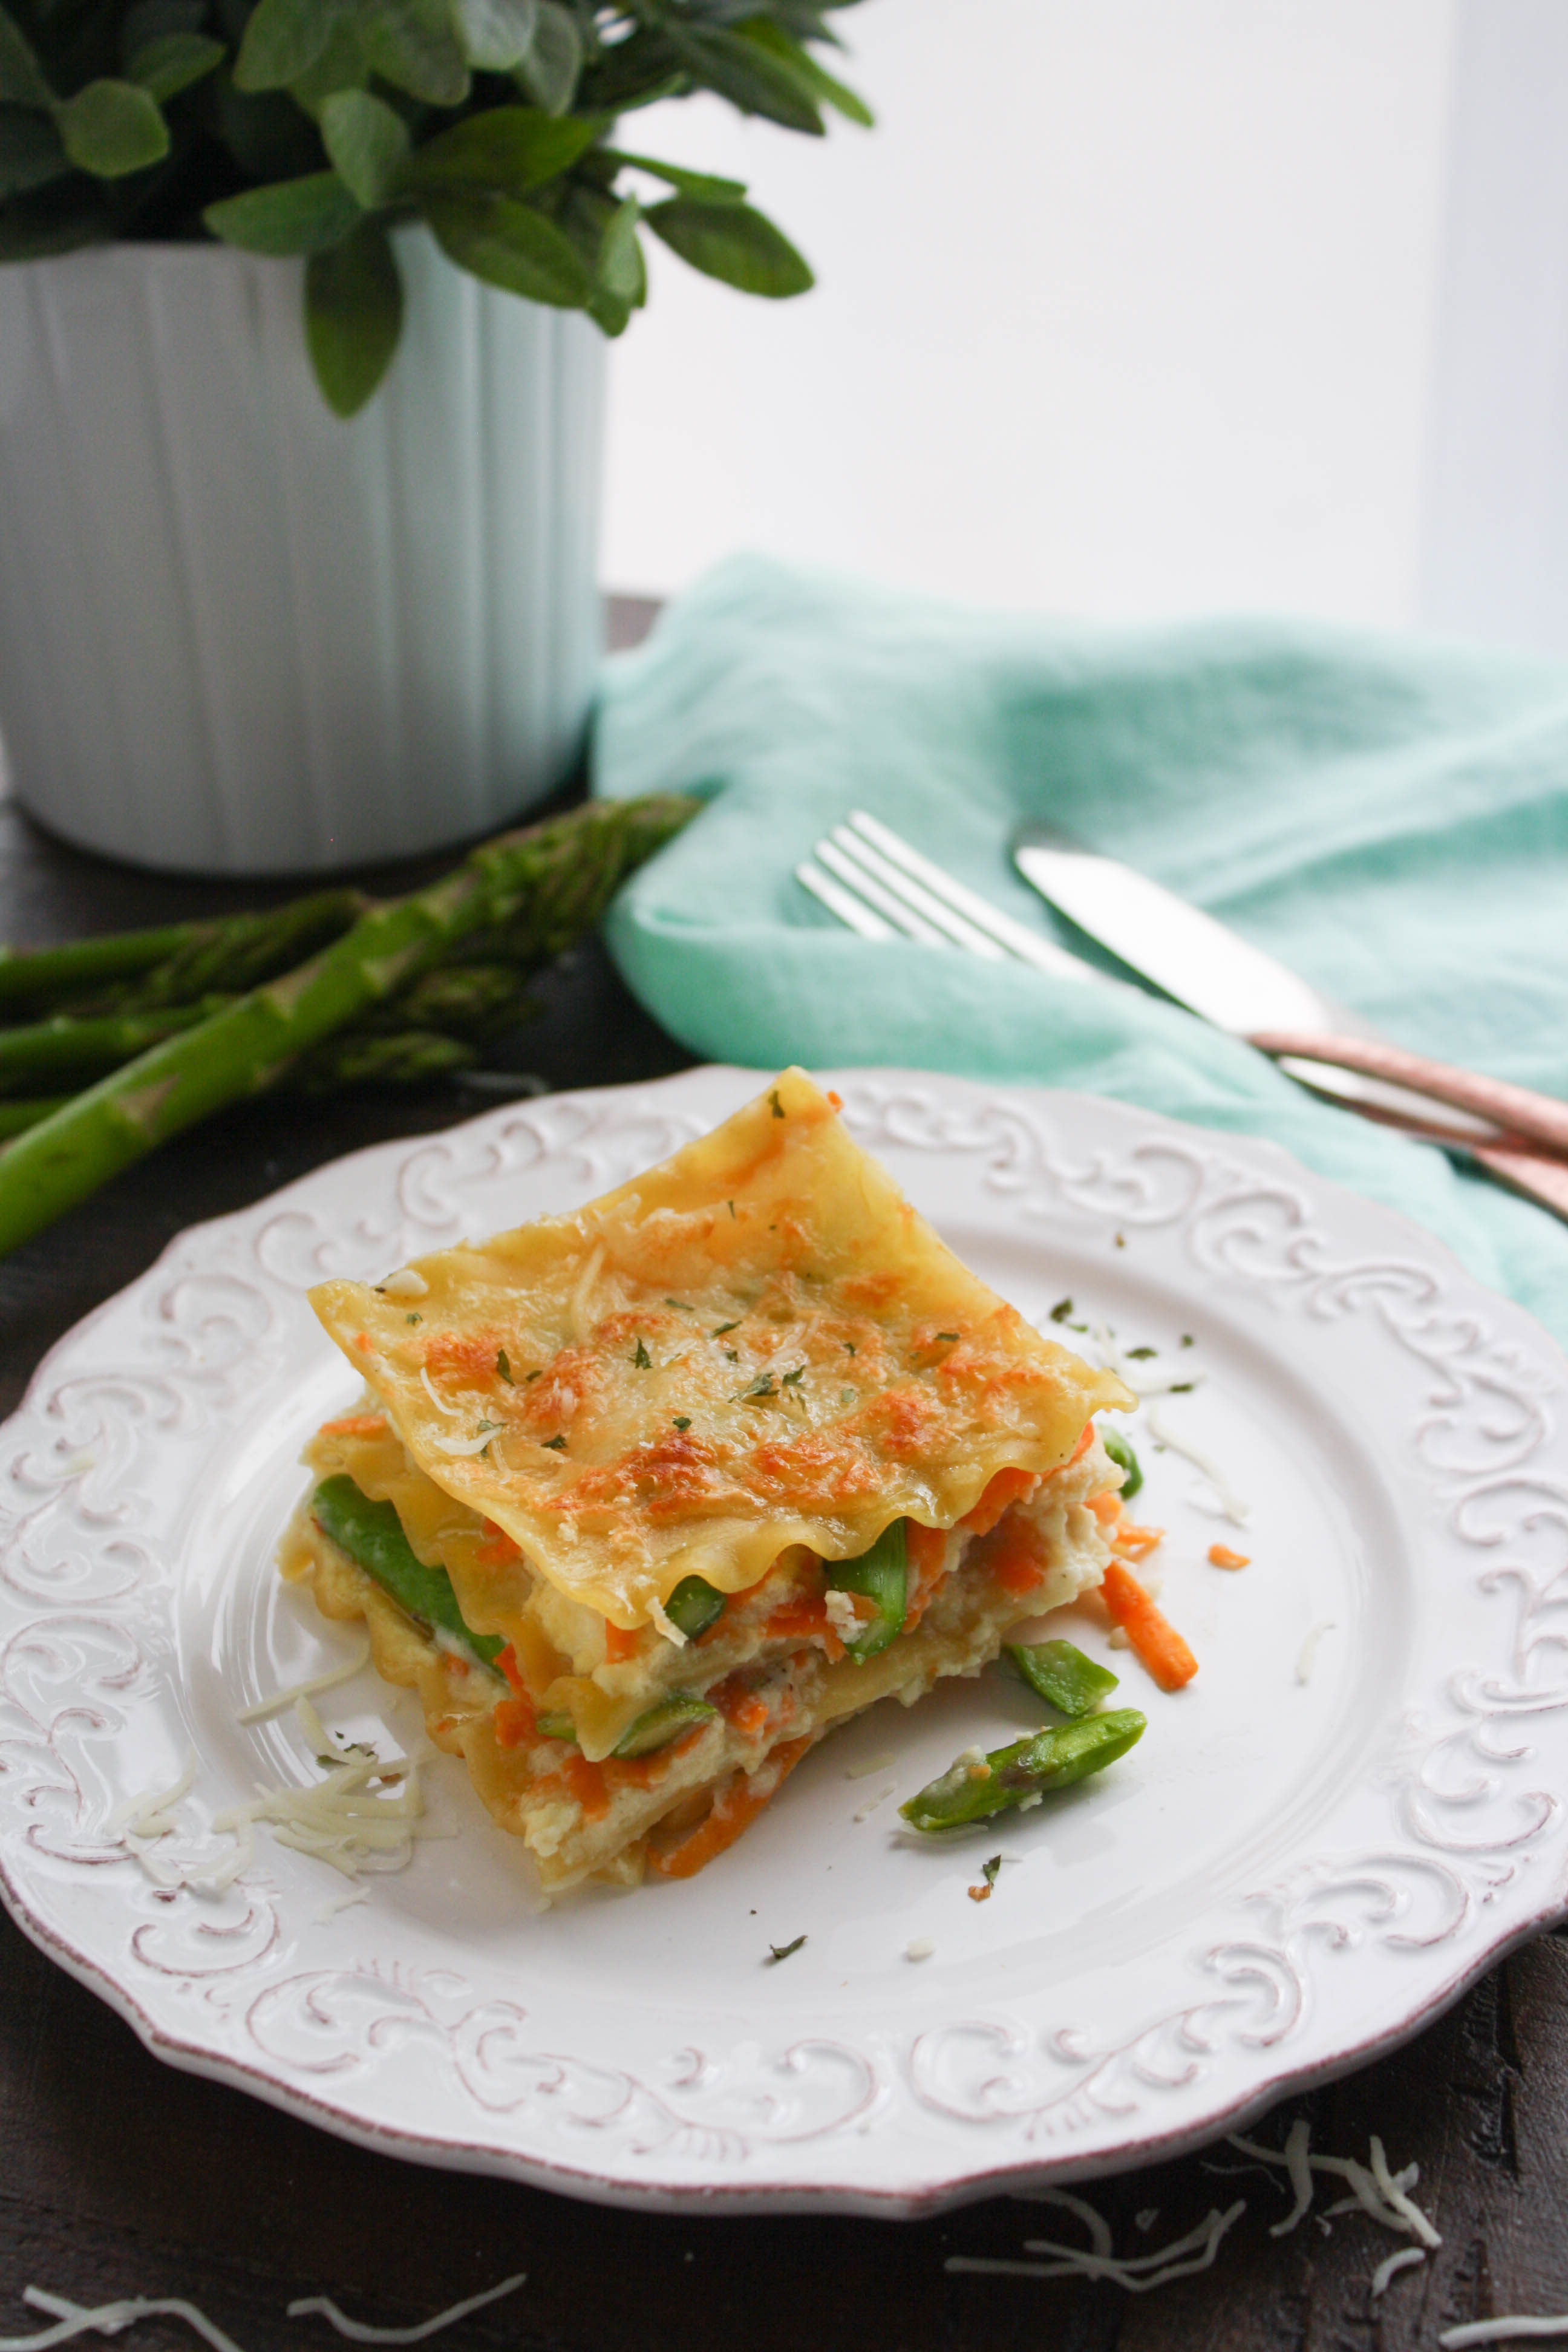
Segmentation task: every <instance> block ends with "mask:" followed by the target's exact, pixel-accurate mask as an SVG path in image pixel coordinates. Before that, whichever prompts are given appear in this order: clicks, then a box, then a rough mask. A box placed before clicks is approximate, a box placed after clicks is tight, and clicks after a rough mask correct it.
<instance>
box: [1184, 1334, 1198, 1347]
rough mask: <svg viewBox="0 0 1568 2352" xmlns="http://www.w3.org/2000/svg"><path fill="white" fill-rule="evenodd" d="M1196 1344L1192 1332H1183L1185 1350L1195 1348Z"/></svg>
mask: <svg viewBox="0 0 1568 2352" xmlns="http://www.w3.org/2000/svg"><path fill="white" fill-rule="evenodd" d="M1195 1344H1196V1342H1195V1341H1194V1338H1193V1335H1192V1333H1191V1332H1190V1331H1184V1332H1183V1334H1182V1345H1183V1347H1184V1348H1191V1347H1194V1346H1195Z"/></svg>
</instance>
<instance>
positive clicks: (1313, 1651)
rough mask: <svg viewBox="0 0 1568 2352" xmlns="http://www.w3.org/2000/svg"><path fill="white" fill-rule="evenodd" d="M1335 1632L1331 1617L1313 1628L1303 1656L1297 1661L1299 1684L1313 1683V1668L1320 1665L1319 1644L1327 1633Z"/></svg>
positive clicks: (1303, 1646)
mask: <svg viewBox="0 0 1568 2352" xmlns="http://www.w3.org/2000/svg"><path fill="white" fill-rule="evenodd" d="M1333 1631H1334V1620H1333V1619H1332V1618H1331V1617H1324V1618H1322V1619H1321V1620H1320V1622H1318V1623H1317V1624H1316V1625H1314V1626H1313V1628H1312V1630H1311V1632H1310V1633H1309V1634H1308V1636H1307V1638H1306V1640H1305V1641H1304V1642H1303V1643H1302V1644H1301V1654H1300V1657H1299V1658H1298V1659H1297V1661H1296V1680H1297V1681H1298V1682H1299V1683H1302V1684H1306V1683H1310V1681H1311V1679H1312V1668H1313V1667H1314V1666H1315V1665H1316V1664H1317V1663H1318V1644H1319V1643H1320V1642H1321V1640H1322V1638H1323V1636H1324V1634H1325V1633H1332V1632H1333Z"/></svg>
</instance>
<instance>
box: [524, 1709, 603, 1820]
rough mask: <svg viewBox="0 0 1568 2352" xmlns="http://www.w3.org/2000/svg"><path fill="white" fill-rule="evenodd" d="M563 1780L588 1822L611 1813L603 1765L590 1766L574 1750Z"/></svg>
mask: <svg viewBox="0 0 1568 2352" xmlns="http://www.w3.org/2000/svg"><path fill="white" fill-rule="evenodd" d="M502 1704H503V1705H504V1704H505V1702H504V1701H503V1702H502ZM561 1778H562V1779H563V1780H564V1781H565V1783H566V1786H567V1787H568V1788H569V1789H570V1790H571V1791H572V1794H573V1795H574V1797H575V1798H576V1800H577V1802H578V1803H579V1804H580V1805H581V1806H582V1808H583V1811H584V1816H585V1818H586V1819H587V1820H589V1821H591V1822H596V1821H599V1820H600V1819H602V1817H603V1816H604V1815H605V1813H607V1812H608V1811H609V1810H610V1792H609V1790H607V1789H606V1788H605V1771H604V1767H603V1765H600V1764H590V1763H589V1761H588V1759H587V1758H586V1757H585V1756H584V1755H583V1754H581V1753H580V1751H579V1750H578V1749H577V1748H573V1749H572V1751H571V1753H570V1754H569V1755H568V1756H567V1758H566V1760H565V1762H564V1763H563V1765H562V1767H561Z"/></svg>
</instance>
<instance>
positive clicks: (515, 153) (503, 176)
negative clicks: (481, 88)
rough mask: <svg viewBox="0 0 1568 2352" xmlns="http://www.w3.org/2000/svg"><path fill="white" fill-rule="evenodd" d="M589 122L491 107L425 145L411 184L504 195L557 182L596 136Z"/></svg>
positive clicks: (596, 127)
mask: <svg viewBox="0 0 1568 2352" xmlns="http://www.w3.org/2000/svg"><path fill="white" fill-rule="evenodd" d="M599 128H600V126H599V124H598V122H597V121H595V120H594V119H593V118H592V117H591V116H590V117H587V118H584V117H578V118H577V119H576V120H574V121H570V122H563V121H558V120H557V119H556V118H555V117H554V116H552V115H549V114H543V113H542V112H541V111H540V110H539V109H538V108H537V107H533V106H492V107H489V108H488V109H487V110H486V111H485V112H484V113H483V114H470V115H468V116H466V117H465V119H464V120H463V121H461V122H455V123H454V124H453V126H452V128H451V130H450V131H439V132H437V136H436V137H435V138H434V139H427V140H426V142H425V144H424V146H423V147H421V148H420V149H419V150H418V152H417V153H416V155H415V158H414V163H413V166H412V169H411V174H410V176H411V178H412V179H413V181H414V182H415V183H416V184H417V185H418V186H420V187H426V188H445V187H467V188H497V189H499V190H500V192H501V193H502V194H506V195H513V196H515V195H521V194H522V193H523V192H524V190H525V189H528V188H537V187H541V186H542V185H543V184H544V182H545V181H546V180H553V179H555V178H556V177H557V176H558V174H559V173H562V172H564V171H566V170H567V169H568V168H569V167H570V166H571V165H572V164H573V163H575V162H576V161H577V158H578V156H579V155H581V154H583V153H584V152H585V150H586V149H588V148H590V147H591V146H592V145H593V143H594V142H595V138H597V136H598V133H599Z"/></svg>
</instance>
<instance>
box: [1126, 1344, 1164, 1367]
mask: <svg viewBox="0 0 1568 2352" xmlns="http://www.w3.org/2000/svg"><path fill="white" fill-rule="evenodd" d="M1159 1352H1160V1350H1159V1349H1158V1348H1129V1349H1128V1350H1127V1360H1128V1362H1129V1363H1132V1364H1146V1363H1147V1362H1148V1360H1149V1359H1150V1357H1151V1356H1157V1355H1158V1354H1159Z"/></svg>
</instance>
